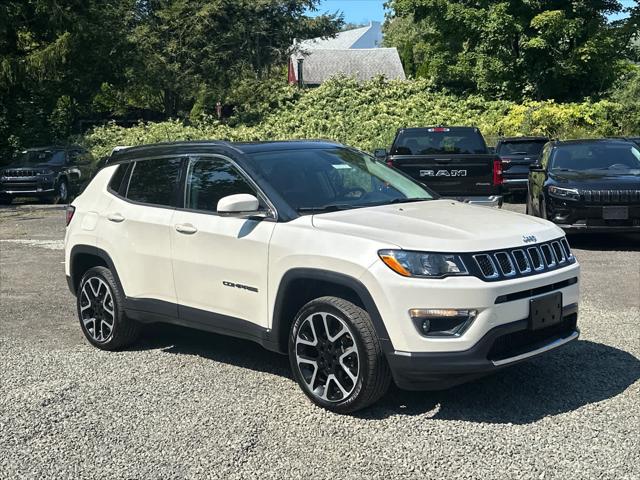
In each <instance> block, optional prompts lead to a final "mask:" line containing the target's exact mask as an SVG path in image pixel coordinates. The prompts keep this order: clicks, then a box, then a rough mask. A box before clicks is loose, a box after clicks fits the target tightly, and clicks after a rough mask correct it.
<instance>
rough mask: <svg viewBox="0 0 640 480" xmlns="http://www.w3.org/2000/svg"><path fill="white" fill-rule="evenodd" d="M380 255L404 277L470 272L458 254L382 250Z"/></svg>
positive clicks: (440, 275)
mask: <svg viewBox="0 0 640 480" xmlns="http://www.w3.org/2000/svg"><path fill="white" fill-rule="evenodd" d="M378 255H379V256H380V259H381V260H382V261H383V262H384V263H385V264H386V265H387V266H388V267H389V268H390V269H391V270H393V271H394V272H396V273H399V274H400V275H402V276H403V277H421V278H437V277H446V276H449V275H467V274H468V272H467V269H466V267H465V266H464V263H462V259H461V258H460V257H459V256H458V255H452V254H448V253H428V252H410V251H407V250H380V251H379V252H378Z"/></svg>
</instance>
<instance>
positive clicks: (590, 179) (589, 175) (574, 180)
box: [549, 170, 640, 190]
mask: <svg viewBox="0 0 640 480" xmlns="http://www.w3.org/2000/svg"><path fill="white" fill-rule="evenodd" d="M635 172H638V175H632V174H631V173H618V174H612V173H611V172H605V171H603V172H602V173H600V172H593V171H591V172H559V173H550V174H549V178H551V179H552V180H553V181H554V182H555V183H556V184H557V185H558V186H562V187H565V186H566V187H568V188H578V189H584V190H598V189H612V190H615V189H634V190H635V189H638V188H640V171H638V170H635Z"/></svg>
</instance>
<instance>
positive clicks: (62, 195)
mask: <svg viewBox="0 0 640 480" xmlns="http://www.w3.org/2000/svg"><path fill="white" fill-rule="evenodd" d="M68 195H69V191H68V190H67V184H66V182H60V185H59V186H58V198H59V200H60V201H61V202H66V201H67V197H68Z"/></svg>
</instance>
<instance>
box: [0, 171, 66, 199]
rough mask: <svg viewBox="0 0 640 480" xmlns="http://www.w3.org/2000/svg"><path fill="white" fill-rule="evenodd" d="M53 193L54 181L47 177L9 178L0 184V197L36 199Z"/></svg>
mask: <svg viewBox="0 0 640 480" xmlns="http://www.w3.org/2000/svg"><path fill="white" fill-rule="evenodd" d="M54 192H55V183H54V179H53V178H52V177H49V176H42V177H33V178H30V177H20V178H16V179H11V178H9V179H5V180H2V181H1V182H0V195H10V196H12V197H21V196H22V197H36V196H41V195H44V196H47V195H51V194H53V193H54Z"/></svg>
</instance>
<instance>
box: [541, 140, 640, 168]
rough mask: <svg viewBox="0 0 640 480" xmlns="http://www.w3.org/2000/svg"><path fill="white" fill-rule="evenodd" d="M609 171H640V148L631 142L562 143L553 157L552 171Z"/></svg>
mask: <svg viewBox="0 0 640 480" xmlns="http://www.w3.org/2000/svg"><path fill="white" fill-rule="evenodd" d="M553 170H557V171H563V170H565V171H566V170H573V171H592V170H597V171H607V172H611V173H612V174H617V173H633V174H639V173H640V150H639V149H638V147H636V146H634V145H633V144H631V143H622V142H620V143H592V144H589V143H580V144H573V145H560V146H558V148H557V149H556V151H555V153H554V155H553V158H552V159H551V171H553Z"/></svg>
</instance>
